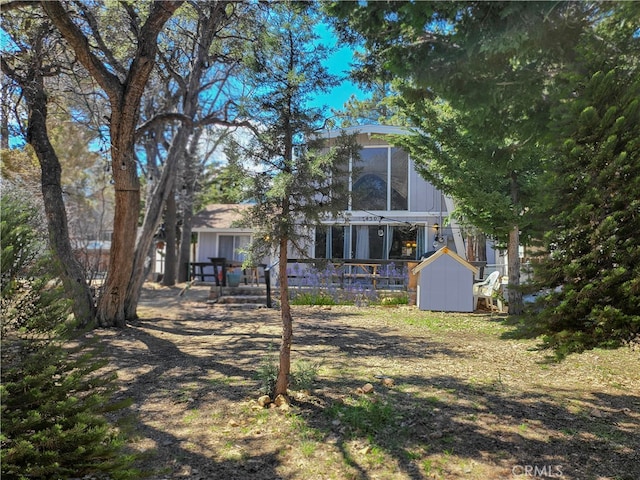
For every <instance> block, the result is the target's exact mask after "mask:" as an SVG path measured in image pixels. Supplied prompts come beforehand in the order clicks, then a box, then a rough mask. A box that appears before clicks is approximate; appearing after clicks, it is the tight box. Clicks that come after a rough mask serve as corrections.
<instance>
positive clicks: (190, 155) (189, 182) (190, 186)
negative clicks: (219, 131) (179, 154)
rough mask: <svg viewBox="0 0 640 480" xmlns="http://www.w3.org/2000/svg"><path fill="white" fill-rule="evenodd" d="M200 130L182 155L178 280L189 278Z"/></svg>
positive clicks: (182, 280)
mask: <svg viewBox="0 0 640 480" xmlns="http://www.w3.org/2000/svg"><path fill="white" fill-rule="evenodd" d="M201 132H202V131H201V130H199V129H198V130H196V131H195V132H194V133H193V135H192V136H191V140H190V141H189V144H188V146H187V151H186V153H185V156H184V185H183V187H182V192H183V193H184V195H183V199H182V202H183V203H182V231H181V238H180V250H179V252H178V282H186V281H188V280H189V261H190V260H191V229H192V226H193V197H194V195H195V190H196V179H197V177H198V172H197V171H196V169H197V162H196V155H197V152H198V141H199V139H200V134H201Z"/></svg>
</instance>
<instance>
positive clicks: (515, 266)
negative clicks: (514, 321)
mask: <svg viewBox="0 0 640 480" xmlns="http://www.w3.org/2000/svg"><path fill="white" fill-rule="evenodd" d="M519 247H520V232H519V230H518V226H517V225H516V226H515V227H513V228H512V229H511V231H510V232H509V242H508V244H507V261H508V262H509V272H508V274H509V292H508V296H507V297H508V298H507V301H508V302H509V315H520V314H521V313H522V310H523V304H522V292H521V291H520V252H519Z"/></svg>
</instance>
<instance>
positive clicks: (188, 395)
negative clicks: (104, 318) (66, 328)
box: [93, 285, 640, 480]
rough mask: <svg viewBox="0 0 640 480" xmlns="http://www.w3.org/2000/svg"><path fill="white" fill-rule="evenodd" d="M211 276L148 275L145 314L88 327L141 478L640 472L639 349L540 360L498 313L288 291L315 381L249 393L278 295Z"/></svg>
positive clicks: (298, 341) (274, 338) (267, 355)
mask: <svg viewBox="0 0 640 480" xmlns="http://www.w3.org/2000/svg"><path fill="white" fill-rule="evenodd" d="M208 289H209V287H207V286H205V285H199V286H194V287H192V288H190V289H189V290H188V291H186V293H185V294H184V295H182V296H180V295H179V292H180V291H181V288H180V287H175V288H166V287H156V286H153V285H147V286H145V290H144V294H143V299H142V302H141V305H140V308H139V314H140V320H138V321H136V322H134V323H133V324H132V325H131V326H129V327H128V328H126V329H124V330H116V329H108V330H98V331H96V332H94V333H93V334H94V335H97V336H99V337H101V339H102V341H103V343H104V344H105V346H106V352H107V354H108V355H109V356H110V357H111V360H112V361H111V368H113V369H115V370H117V372H118V377H119V382H120V385H121V391H120V392H119V396H121V397H127V398H132V399H133V402H134V403H133V405H132V406H131V407H130V409H129V412H128V413H131V414H132V425H131V427H132V428H133V432H134V433H135V437H134V440H133V442H132V443H131V448H132V449H133V450H134V451H136V452H139V453H140V454H141V458H140V461H139V463H138V466H139V468H141V469H143V470H144V472H145V473H146V474H147V475H149V477H148V478H151V479H154V480H158V479H173V478H180V479H194V480H195V479H203V480H204V479H207V480H209V479H221V480H222V479H224V480H227V479H259V480H267V479H269V480H272V479H288V480H289V479H290V480H293V479H296V480H303V479H304V480H311V479H432V478H433V479H477V480H480V479H482V480H491V479H527V478H562V479H575V480H584V479H593V480H596V479H597V480H605V479H610V480H632V479H633V480H636V479H638V478H640V351H637V350H632V349H628V348H623V349H619V350H612V351H606V350H597V351H592V352H587V353H585V354H581V355H575V356H572V357H570V358H569V359H568V360H566V361H565V362H563V363H561V364H549V363H545V362H544V361H543V360H544V357H545V352H540V351H537V350H536V349H535V345H536V341H535V340H531V339H523V338H518V335H517V334H516V332H515V327H511V326H509V325H507V321H506V320H507V319H506V317H504V316H498V315H495V314H494V315H489V314H474V315H462V314H432V313H427V312H420V311H418V310H417V309H415V307H396V308H385V307H369V308H356V307H294V310H293V314H294V346H293V352H292V361H293V362H294V365H299V366H300V365H301V366H302V367H300V368H301V369H302V370H304V369H305V368H306V370H307V371H308V370H310V369H314V372H315V373H316V376H315V380H314V382H313V385H312V387H311V388H310V389H309V390H306V391H304V390H301V391H292V392H291V395H290V401H291V405H290V406H289V408H286V406H285V407H277V408H269V407H261V406H260V405H258V402H257V400H258V398H259V397H260V395H261V392H260V389H261V385H262V383H261V372H263V371H264V368H265V366H266V365H269V364H270V362H273V363H274V364H275V361H276V359H277V350H278V347H279V340H280V318H279V311H277V310H274V309H252V310H228V309H225V308H224V307H221V306H215V305H209V304H207V302H206V299H207V296H208ZM301 361H304V362H302V363H300V362H301ZM296 362H298V363H296ZM304 366H306V367H304ZM263 376H264V375H262V377H263ZM367 384H370V385H371V386H372V387H373V391H372V392H370V393H365V392H367V391H368V389H369V387H368V386H367Z"/></svg>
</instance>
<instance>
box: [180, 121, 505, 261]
mask: <svg viewBox="0 0 640 480" xmlns="http://www.w3.org/2000/svg"><path fill="white" fill-rule="evenodd" d="M342 132H346V133H347V134H356V138H357V142H358V144H359V145H361V146H362V150H361V151H360V161H358V162H357V163H356V162H351V165H350V167H349V179H348V180H349V188H350V191H351V192H352V193H353V194H354V195H353V196H352V199H351V200H350V204H349V205H347V208H346V210H345V211H343V212H342V214H341V215H338V216H337V217H336V218H327V219H325V220H323V221H322V223H321V224H320V225H316V226H315V228H314V230H315V231H314V233H313V239H312V241H310V242H309V244H308V246H307V251H306V254H307V257H308V258H311V259H314V258H315V259H334V260H335V259H337V260H371V261H381V262H382V261H387V262H389V261H392V262H394V263H397V264H405V263H408V262H416V261H419V260H420V259H421V258H422V257H423V256H424V254H425V253H426V252H429V251H433V250H438V249H440V248H442V247H447V248H448V249H449V250H450V251H452V252H455V253H457V254H458V255H459V256H460V257H461V258H463V259H464V258H466V251H465V246H464V241H463V237H462V232H461V228H460V226H459V225H458V224H457V223H456V221H455V220H454V219H452V218H451V217H450V213H451V211H452V210H453V208H454V203H453V200H452V199H451V198H450V197H449V196H447V195H444V194H443V193H442V192H441V191H439V190H438V189H437V188H435V187H434V186H433V185H432V184H430V183H429V182H427V181H426V180H425V179H423V178H422V177H421V176H420V175H419V174H418V172H417V171H416V169H415V165H414V163H413V161H412V159H411V157H410V156H409V155H408V154H407V152H405V151H403V150H402V149H400V148H397V147H394V146H393V145H391V144H390V143H389V141H388V140H386V139H385V137H387V136H388V135H397V134H406V133H407V130H406V129H403V128H400V127H393V126H384V125H362V126H354V127H348V128H346V129H336V130H327V131H324V132H323V133H322V134H321V136H322V137H323V138H325V139H326V142H327V145H329V146H331V145H332V144H333V143H334V142H335V141H336V139H337V138H338V137H339V136H340V135H341V133H342ZM244 208H247V207H246V206H242V205H210V206H209V207H207V209H205V210H204V211H203V212H200V213H198V214H197V215H196V216H195V217H194V226H193V232H194V233H196V234H197V246H196V249H195V253H194V257H195V258H194V259H193V260H192V261H194V262H206V261H207V260H208V259H209V258H210V257H225V258H227V259H232V260H237V261H241V260H242V259H243V255H242V253H241V252H240V251H239V250H238V249H241V248H242V247H244V246H246V245H247V244H248V243H249V242H250V239H251V230H248V229H241V228H235V227H234V226H233V221H234V220H235V219H237V218H238V217H239V216H240V211H241V210H242V209H244ZM487 253H488V255H491V254H493V251H491V252H489V251H488V252H487ZM489 263H495V258H494V257H492V258H491V259H490V260H489Z"/></svg>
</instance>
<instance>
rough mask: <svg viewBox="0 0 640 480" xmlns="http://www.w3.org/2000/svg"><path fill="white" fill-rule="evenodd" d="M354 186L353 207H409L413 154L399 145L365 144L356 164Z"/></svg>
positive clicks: (387, 208) (397, 208)
mask: <svg viewBox="0 0 640 480" xmlns="http://www.w3.org/2000/svg"><path fill="white" fill-rule="evenodd" d="M351 185H352V186H351V191H352V193H353V196H352V200H351V210H408V207H409V202H408V198H409V156H408V155H407V153H406V152H404V151H403V150H401V149H399V148H395V147H371V148H367V147H365V148H363V149H362V150H361V151H360V160H359V161H357V162H354V164H353V165H352V183H351Z"/></svg>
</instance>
